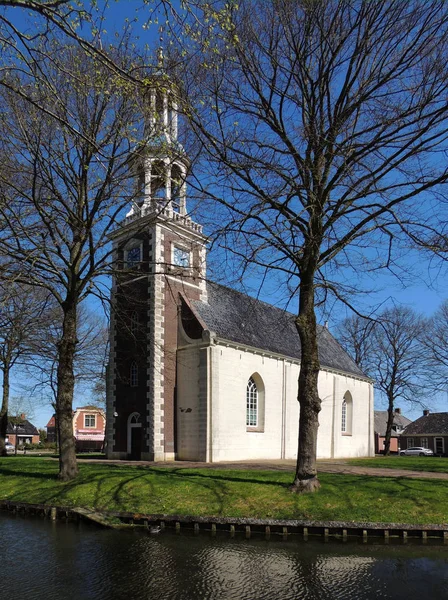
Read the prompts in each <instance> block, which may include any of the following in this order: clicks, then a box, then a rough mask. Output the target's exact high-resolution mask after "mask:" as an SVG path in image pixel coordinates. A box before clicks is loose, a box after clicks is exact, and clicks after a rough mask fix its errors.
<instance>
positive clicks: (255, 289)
mask: <svg viewBox="0 0 448 600" xmlns="http://www.w3.org/2000/svg"><path fill="white" fill-rule="evenodd" d="M104 4H105V3H104V2H103V3H102V2H100V3H99V5H100V9H101V8H102V5H104ZM149 10H150V8H149V7H148V6H144V5H143V3H142V2H140V0H131V1H129V0H118V1H115V2H110V7H109V9H108V11H107V12H106V13H105V15H106V16H105V21H104V25H105V27H104V29H105V33H104V34H103V39H104V40H105V41H106V40H107V39H108V38H109V37H110V38H112V37H113V36H114V34H115V32H121V31H122V30H123V27H125V26H127V25H126V19H128V20H129V21H130V22H131V25H130V26H131V27H132V31H133V34H135V40H136V44H137V45H141V46H144V45H146V44H149V45H150V46H155V45H157V44H158V39H159V37H160V35H162V36H163V33H162V34H161V33H160V31H159V24H148V22H147V20H148V16H149ZM14 19H15V20H16V19H17V21H15V22H17V24H18V25H19V26H22V25H23V24H24V23H25V20H24V17H23V15H22V14H19V11H18V10H17V9H15V15H14ZM134 19H137V20H136V21H134ZM160 20H161V22H162V21H163V16H161V18H160ZM106 32H107V33H106ZM373 250H374V249H372V251H373ZM213 256H214V254H213V251H212V252H211V254H210V264H211V266H212V267H213V260H214V259H213ZM404 264H405V265H406V266H407V268H408V273H405V275H404V276H403V274H402V275H401V278H396V277H395V276H394V275H393V274H392V273H390V272H389V273H388V272H384V271H381V272H378V273H377V274H375V276H373V275H372V276H368V275H367V274H364V276H362V277H361V284H362V286H363V287H364V288H366V289H368V290H369V291H370V293H367V294H365V295H364V296H361V297H359V298H358V299H357V306H358V307H360V309H361V310H363V311H365V312H366V313H370V312H371V311H372V310H373V309H374V308H376V307H379V306H381V307H385V306H392V305H393V304H404V305H406V306H409V307H411V308H414V309H415V310H417V311H419V312H420V313H423V314H424V315H425V316H431V314H432V313H434V312H435V311H436V310H437V308H438V307H439V305H440V304H441V302H442V301H443V300H444V299H445V298H446V297H447V296H448V283H447V279H446V269H445V267H444V265H442V264H441V263H439V262H436V261H432V262H428V260H427V257H426V256H423V255H421V254H419V253H418V252H417V251H415V250H409V253H408V255H407V256H405V257H404ZM245 284H246V288H247V291H248V292H250V293H252V294H259V295H260V297H261V298H262V299H263V300H266V301H268V302H270V303H273V304H277V305H279V306H281V307H284V306H285V302H286V300H287V299H286V296H285V294H284V293H282V292H279V291H278V287H277V285H276V284H275V283H274V284H271V285H270V283H269V281H268V282H267V283H266V285H265V286H264V288H262V289H261V290H260V287H259V280H258V279H257V278H255V277H252V278H250V277H249V278H248V279H247V280H246V282H245ZM91 307H92V308H93V309H95V310H99V309H100V307H99V306H95V305H93V304H92V305H91ZM288 308H289V310H294V309H295V307H292V306H289V307H288ZM319 316H320V322H321V323H322V324H323V323H324V322H325V321H328V322H329V326H330V329H331V328H332V326H334V325H335V324H336V323H337V322H339V321H341V320H343V319H344V318H346V317H347V316H348V313H346V312H344V310H343V309H342V308H341V306H340V305H333V304H332V303H331V302H330V303H329V304H328V305H327V306H326V308H325V311H323V312H321V314H320V315H319ZM14 393H16V394H17V395H18V394H20V388H19V386H18V385H17V386H14V384H13V395H14ZM89 401H90V398H87V397H85V396H82V397H77V398H76V402H75V405H82V404H86V403H88V402H89ZM433 406H434V409H436V410H448V390H447V394H442V395H440V397H439V398H437V399H434V401H433ZM377 408H382V406H381V405H378V404H377ZM402 410H403V413H404V414H405V415H407V416H409V418H417V417H418V416H419V414H420V413H419V411H417V410H409V411H407V410H406V406H403V407H402ZM51 413H52V409H51V408H50V407H48V408H47V407H42V408H37V409H36V422H35V424H36V425H37V426H44V425H45V424H46V422H47V421H48V419H49V417H50V416H51Z"/></svg>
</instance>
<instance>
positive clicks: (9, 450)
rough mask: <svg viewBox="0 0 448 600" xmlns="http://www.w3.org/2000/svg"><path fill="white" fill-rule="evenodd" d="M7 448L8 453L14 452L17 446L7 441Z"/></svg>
mask: <svg viewBox="0 0 448 600" xmlns="http://www.w3.org/2000/svg"><path fill="white" fill-rule="evenodd" d="M5 448H6V453H7V454H13V453H14V452H15V448H14V446H13V445H12V444H11V442H6V443H5Z"/></svg>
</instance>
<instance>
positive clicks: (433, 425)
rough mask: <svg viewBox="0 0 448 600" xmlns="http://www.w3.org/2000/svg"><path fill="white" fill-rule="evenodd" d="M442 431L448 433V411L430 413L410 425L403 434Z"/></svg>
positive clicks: (444, 433)
mask: <svg viewBox="0 0 448 600" xmlns="http://www.w3.org/2000/svg"><path fill="white" fill-rule="evenodd" d="M426 433H440V434H442V435H448V412H441V413H429V415H426V416H423V417H420V418H419V419H417V420H416V421H414V422H413V423H411V424H410V425H408V426H407V427H406V429H405V431H404V432H403V434H402V435H424V434H426Z"/></svg>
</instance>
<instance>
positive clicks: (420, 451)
mask: <svg viewBox="0 0 448 600" xmlns="http://www.w3.org/2000/svg"><path fill="white" fill-rule="evenodd" d="M400 456H434V452H433V451H432V450H430V449H429V448H406V450H400Z"/></svg>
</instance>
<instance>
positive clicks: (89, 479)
mask: <svg viewBox="0 0 448 600" xmlns="http://www.w3.org/2000/svg"><path fill="white" fill-rule="evenodd" d="M31 462H32V464H31V465H30V471H27V470H26V468H20V467H21V466H22V465H20V462H19V461H14V464H13V461H11V470H10V469H9V465H8V466H6V464H4V465H2V467H3V468H0V475H3V476H4V477H5V478H4V482H5V490H8V485H9V484H8V478H11V488H10V490H11V491H10V493H9V494H8V496H7V497H8V498H9V499H10V500H17V501H22V502H31V503H44V504H48V505H51V504H59V505H61V506H74V505H79V506H86V507H91V508H95V509H97V510H112V511H114V510H116V511H129V512H150V513H157V514H164V513H168V514H198V515H199V514H202V515H204V514H210V515H216V516H219V515H227V516H229V515H230V514H233V513H234V512H238V511H239V512H240V513H241V512H244V510H245V507H247V516H251V515H252V516H257V514H256V513H257V511H258V512H259V513H260V515H262V516H263V515H264V514H265V513H266V515H267V516H274V514H272V515H270V514H268V512H267V511H268V510H269V511H270V512H272V513H275V516H277V517H278V518H310V519H318V520H322V519H330V520H332V519H336V520H341V519H342V520H344V519H350V520H381V514H382V513H381V511H382V506H381V504H378V496H381V498H382V499H383V503H384V509H385V510H386V512H387V514H388V515H394V516H397V517H399V516H400V512H401V508H400V507H401V503H402V504H403V507H404V508H405V510H404V512H403V513H402V514H408V515H410V514H413V515H414V518H415V519H418V514H419V513H421V514H424V511H425V509H427V508H428V505H429V506H434V507H435V510H434V513H433V514H434V515H438V512H440V511H441V510H442V508H441V507H442V505H443V503H444V502H446V501H445V500H443V494H444V488H445V487H446V486H445V482H443V481H438V480H432V481H431V485H430V488H431V489H428V484H429V482H428V481H424V480H414V479H413V480H410V479H406V478H404V477H400V478H389V477H387V478H386V477H383V478H376V477H372V476H369V475H350V474H330V473H328V474H326V473H321V474H320V478H321V481H322V490H321V492H319V493H318V494H317V495H316V496H314V495H308V496H300V495H294V494H288V493H286V491H287V488H288V486H289V485H290V483H291V481H290V476H291V474H290V473H285V472H278V471H275V472H272V471H265V472H264V471H257V472H256V474H255V473H253V472H250V471H249V472H248V471H242V470H241V471H238V470H229V471H227V472H226V471H223V470H219V471H212V470H209V469H207V470H200V469H197V470H196V469H185V468H172V467H170V468H163V467H153V466H147V465H135V466H134V465H112V464H104V463H92V464H88V463H84V464H80V474H79V476H78V477H77V478H76V479H75V480H73V481H69V482H58V483H57V484H56V481H57V473H48V472H46V471H45V469H48V467H49V466H51V467H52V468H53V469H54V463H53V462H52V461H44V460H43V461H42V463H41V467H40V471H39V470H36V469H34V465H35V464H36V463H35V461H31ZM45 463H46V464H45ZM13 466H15V467H17V470H14V469H13V468H12V467H13ZM23 466H24V467H25V463H24V465H23ZM14 476H17V481H13V478H14ZM33 480H34V481H36V484H34V483H33ZM37 480H40V481H41V484H39V483H38V482H37ZM45 481H47V482H48V485H46V484H45ZM238 484H240V487H239V486H238ZM252 486H253V487H252ZM258 486H266V487H265V489H264V490H263V489H261V488H259V487H258ZM276 490H277V491H278V492H280V493H276ZM439 498H440V499H441V500H442V502H441V504H440V503H439V502H438V499H439ZM267 505H269V507H268V508H266V507H267ZM391 507H392V508H396V511H395V512H394V510H389V509H390V508H391ZM437 511H438V512H437ZM372 516H373V519H372V518H370V517H372ZM375 517H376V518H375Z"/></svg>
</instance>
